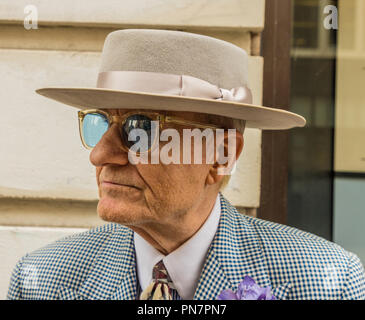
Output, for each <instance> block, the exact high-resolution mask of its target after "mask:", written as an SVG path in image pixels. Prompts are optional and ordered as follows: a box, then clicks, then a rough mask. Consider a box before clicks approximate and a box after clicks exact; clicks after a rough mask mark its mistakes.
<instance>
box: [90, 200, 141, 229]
mask: <svg viewBox="0 0 365 320" xmlns="http://www.w3.org/2000/svg"><path fill="white" fill-rule="evenodd" d="M132 208H133V204H132V203H129V201H123V200H120V199H115V198H112V197H107V196H103V197H101V198H100V199H99V203H98V207H97V212H98V215H99V217H100V218H101V219H102V220H104V221H107V222H115V223H120V224H123V225H128V224H131V223H133V221H134V220H135V216H133V214H132V211H133V209H132Z"/></svg>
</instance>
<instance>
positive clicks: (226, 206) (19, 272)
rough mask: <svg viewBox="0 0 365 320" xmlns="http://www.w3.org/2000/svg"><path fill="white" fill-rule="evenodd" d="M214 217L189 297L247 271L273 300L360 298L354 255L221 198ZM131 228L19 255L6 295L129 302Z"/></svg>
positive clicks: (109, 227) (133, 278) (107, 228)
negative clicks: (216, 223) (214, 228)
mask: <svg viewBox="0 0 365 320" xmlns="http://www.w3.org/2000/svg"><path fill="white" fill-rule="evenodd" d="M221 209H222V214H221V219H220V222H219V226H218V230H217V233H216V235H215V238H214V240H213V242H212V244H211V246H210V248H209V251H208V253H207V257H206V260H205V264H204V267H203V269H202V272H201V275H200V280H199V282H198V285H197V289H196V292H195V295H194V299H203V300H211V299H215V298H216V296H217V295H218V294H219V293H220V292H221V291H222V290H224V289H232V290H236V288H237V285H238V284H239V282H240V281H241V280H242V279H243V278H244V276H246V275H249V276H251V277H252V278H254V279H255V280H256V282H257V283H258V284H259V285H260V286H271V287H272V288H273V293H274V295H275V296H276V297H277V298H278V299H365V273H364V268H363V266H362V264H361V262H360V260H359V258H358V257H357V256H356V255H355V254H353V253H350V252H347V251H345V250H344V249H343V248H341V247H340V246H338V245H336V244H334V243H331V242H329V241H326V240H324V239H322V238H320V237H317V236H315V235H312V234H310V233H306V232H303V231H300V230H297V229H294V228H290V227H287V226H283V225H280V224H276V223H272V222H268V221H264V220H260V219H256V218H252V217H248V216H245V215H242V214H240V213H239V212H237V210H236V209H235V208H234V207H233V206H231V205H230V203H229V202H228V201H227V200H226V199H225V198H224V197H223V196H222V195H221ZM138 287H139V285H138V280H137V274H136V257H135V250H134V241H133V231H132V230H131V229H129V228H127V227H124V226H122V225H119V224H115V223H110V224H106V225H104V226H101V227H97V228H94V229H91V230H89V231H87V232H84V233H80V234H76V235H71V236H68V237H65V238H63V239H60V240H58V241H56V242H53V243H51V244H49V245H47V246H45V247H43V248H41V249H38V250H36V251H34V252H32V253H30V254H27V255H25V256H24V257H23V258H22V259H21V260H20V261H19V262H18V263H17V265H16V266H15V269H14V271H13V274H12V277H11V281H10V286H9V291H8V296H7V298H8V299H136V297H137V291H138Z"/></svg>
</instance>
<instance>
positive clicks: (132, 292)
mask: <svg viewBox="0 0 365 320" xmlns="http://www.w3.org/2000/svg"><path fill="white" fill-rule="evenodd" d="M135 266H136V258H135V251H134V241H133V231H132V230H131V229H129V228H126V227H120V228H118V229H116V231H114V232H113V233H112V234H111V236H110V238H109V239H108V240H106V241H105V244H104V246H103V247H102V248H101V249H100V253H99V254H98V258H97V259H96V260H95V262H94V265H93V268H92V270H91V271H90V273H89V275H88V276H87V278H86V280H85V281H84V283H83V284H82V286H81V287H80V289H79V290H78V291H77V292H75V291H74V290H72V289H69V288H65V287H60V288H59V298H60V299H86V300H107V299H122V300H124V299H135V298H136V294H137V275H136V267H135Z"/></svg>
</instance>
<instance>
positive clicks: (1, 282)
mask: <svg viewBox="0 0 365 320" xmlns="http://www.w3.org/2000/svg"><path fill="white" fill-rule="evenodd" d="M86 230H87V229H76V228H35V227H6V226H5V227H4V226H0V257H1V259H0V274H1V277H0V300H1V299H5V298H6V294H7V291H8V287H9V281H10V277H11V273H12V271H13V269H14V267H15V265H16V263H17V262H18V260H19V259H20V258H21V257H22V256H24V255H25V254H26V253H30V252H32V251H34V250H36V249H38V248H41V247H43V246H45V245H47V244H48V243H50V242H53V241H55V240H58V239H60V238H63V237H66V236H68V235H72V234H75V233H80V232H84V231H86Z"/></svg>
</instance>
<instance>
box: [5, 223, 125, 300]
mask: <svg viewBox="0 0 365 320" xmlns="http://www.w3.org/2000/svg"><path fill="white" fill-rule="evenodd" d="M125 231H127V230H126V227H124V226H121V225H119V224H116V223H109V224H105V225H102V226H98V227H95V228H92V229H90V230H87V231H85V232H81V233H76V234H72V235H69V236H66V237H63V238H60V239H58V240H56V241H53V242H51V243H49V244H47V245H46V246H43V247H41V248H39V249H37V250H34V251H32V252H30V253H27V254H26V255H24V256H23V257H22V258H21V259H20V260H19V261H18V263H17V264H16V266H15V268H14V270H13V273H12V277H11V280H10V286H9V291H8V296H7V297H8V299H17V298H26V297H27V296H29V297H32V298H35V299H37V298H41V299H43V298H45V299H53V298H54V296H53V295H54V294H55V292H54V290H52V288H53V289H56V288H57V287H58V286H59V285H65V286H69V287H78V286H79V285H80V284H81V283H82V282H83V281H84V280H85V278H86V276H87V275H88V273H89V271H90V270H91V268H92V266H93V262H94V260H95V259H96V257H97V255H98V254H99V252H100V250H102V248H103V245H104V243H105V242H106V241H107V239H108V238H109V237H111V236H112V234H113V233H114V232H121V233H123V232H125ZM38 295H39V297H38Z"/></svg>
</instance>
